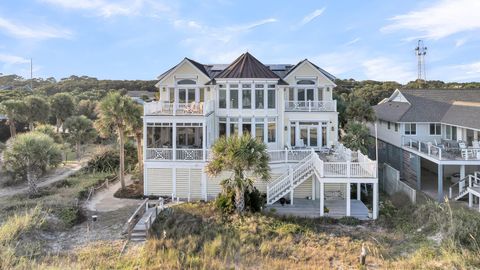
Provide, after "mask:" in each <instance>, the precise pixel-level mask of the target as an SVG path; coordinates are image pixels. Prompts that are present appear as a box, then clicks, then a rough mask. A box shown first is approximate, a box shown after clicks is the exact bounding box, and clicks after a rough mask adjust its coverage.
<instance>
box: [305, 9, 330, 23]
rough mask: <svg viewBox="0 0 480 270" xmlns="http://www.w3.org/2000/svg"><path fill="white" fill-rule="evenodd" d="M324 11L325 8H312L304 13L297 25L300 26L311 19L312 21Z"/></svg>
mask: <svg viewBox="0 0 480 270" xmlns="http://www.w3.org/2000/svg"><path fill="white" fill-rule="evenodd" d="M324 11H325V8H321V9H316V10H314V11H313V12H312V13H310V14H308V15H306V16H305V17H303V19H302V21H301V22H300V23H299V26H302V25H305V24H307V23H309V22H311V21H313V19H315V18H317V17H318V16H320V15H322V14H323V12H324Z"/></svg>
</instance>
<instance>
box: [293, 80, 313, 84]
mask: <svg viewBox="0 0 480 270" xmlns="http://www.w3.org/2000/svg"><path fill="white" fill-rule="evenodd" d="M297 84H307V85H312V84H315V82H314V81H313V80H300V81H297Z"/></svg>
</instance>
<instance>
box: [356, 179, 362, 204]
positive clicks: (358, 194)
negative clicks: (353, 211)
mask: <svg viewBox="0 0 480 270" xmlns="http://www.w3.org/2000/svg"><path fill="white" fill-rule="evenodd" d="M361 191H362V185H361V184H360V183H357V200H359V201H361V200H362V193H361Z"/></svg>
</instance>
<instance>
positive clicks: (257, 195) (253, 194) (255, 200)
mask: <svg viewBox="0 0 480 270" xmlns="http://www.w3.org/2000/svg"><path fill="white" fill-rule="evenodd" d="M266 203H267V196H266V194H265V193H261V192H260V191H259V190H258V189H257V188H256V187H254V188H253V189H252V190H251V191H247V192H245V207H246V209H247V210H249V211H250V212H254V213H255V212H260V211H262V208H263V206H264V205H265V204H266Z"/></svg>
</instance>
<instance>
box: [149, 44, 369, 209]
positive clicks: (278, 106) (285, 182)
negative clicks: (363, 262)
mask: <svg viewBox="0 0 480 270" xmlns="http://www.w3.org/2000/svg"><path fill="white" fill-rule="evenodd" d="M334 79H335V78H334V77H333V76H332V75H330V74H329V73H328V72H326V71H325V70H323V69H321V68H319V67H318V66H316V65H315V64H313V63H311V62H310V61H308V60H307V59H305V60H302V61H300V62H299V63H298V64H296V65H288V64H274V65H265V64H262V63H261V62H260V61H259V60H257V59H256V58H255V57H253V56H252V55H251V54H250V53H244V54H242V55H241V56H240V57H238V58H237V59H236V60H235V61H234V62H233V63H231V64H214V65H205V64H200V63H198V62H196V61H193V60H191V59H188V58H185V59H183V60H182V61H181V62H180V63H178V64H177V65H175V66H173V67H172V68H170V69H169V70H167V71H166V72H164V73H163V74H161V75H160V76H159V77H158V80H159V81H158V83H157V87H158V89H159V94H160V98H159V101H155V102H149V103H146V104H145V105H144V139H145V142H146V143H145V144H144V145H145V146H144V164H145V172H144V173H145V175H144V179H145V185H144V193H145V195H161V196H171V197H173V198H180V199H182V200H210V199H213V198H215V197H216V196H217V195H218V194H219V192H220V191H221V187H220V185H219V182H220V180H221V179H223V178H225V176H219V177H215V178H212V177H209V176H208V175H206V173H205V172H204V167H205V165H206V163H207V162H208V159H209V149H210V147H211V145H212V144H213V143H214V142H215V140H216V139H217V138H219V137H220V136H232V135H234V134H240V135H241V134H244V133H247V132H248V133H250V134H251V135H252V136H254V137H256V138H258V139H259V140H261V141H263V142H264V143H265V144H266V145H267V146H268V150H269V154H270V166H271V173H272V179H271V181H270V182H268V183H264V182H261V181H256V182H255V186H256V187H257V188H258V189H259V190H260V191H262V192H265V193H267V204H269V205H272V206H275V205H277V203H278V202H277V201H278V200H279V199H280V198H282V197H285V198H288V199H289V200H290V201H291V203H292V204H293V205H294V206H297V208H295V209H298V207H299V206H301V205H304V206H305V207H304V208H305V209H307V208H308V209H310V210H309V211H310V212H308V211H307V212H308V214H307V212H305V215H309V216H323V215H330V216H356V217H359V218H376V217H377V212H378V207H377V205H378V179H377V164H376V161H373V160H370V159H369V158H368V157H367V156H365V155H363V154H362V153H359V152H352V151H350V150H349V149H346V148H345V147H343V146H342V145H341V144H339V143H338V113H337V110H336V101H335V100H334V99H333V97H332V92H333V88H334V87H335V83H334V82H333V81H334ZM367 187H368V188H367ZM354 189H356V190H357V191H358V192H356V193H355V194H354V196H353V197H352V196H351V193H352V192H351V191H352V190H354ZM368 191H369V192H368ZM362 192H363V193H364V194H365V195H364V196H363V197H367V198H368V203H364V202H362V200H361V198H362V195H361V193H362ZM364 201H365V199H364ZM366 204H367V205H368V206H369V208H367V206H366ZM292 207H293V206H292ZM285 209H290V211H293V212H295V211H297V210H295V209H294V208H288V207H287V208H285ZM327 209H328V211H324V210H327ZM298 211H300V210H298ZM326 212H328V213H326ZM300 215H302V214H301V213H300Z"/></svg>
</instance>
